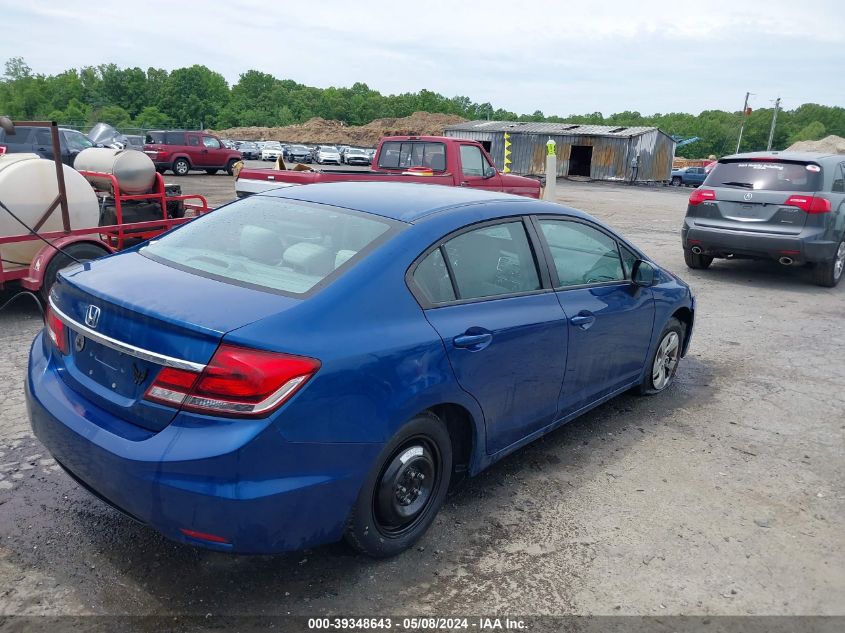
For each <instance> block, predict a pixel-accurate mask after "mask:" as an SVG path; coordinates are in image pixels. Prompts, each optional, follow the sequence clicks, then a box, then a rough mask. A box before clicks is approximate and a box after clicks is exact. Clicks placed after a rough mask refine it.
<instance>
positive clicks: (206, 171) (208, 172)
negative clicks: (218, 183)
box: [205, 169, 218, 176]
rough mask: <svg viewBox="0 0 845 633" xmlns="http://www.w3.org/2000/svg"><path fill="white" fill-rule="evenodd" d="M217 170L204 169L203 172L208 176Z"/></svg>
mask: <svg viewBox="0 0 845 633" xmlns="http://www.w3.org/2000/svg"><path fill="white" fill-rule="evenodd" d="M217 171H218V170H216V169H206V170H205V173H207V174H208V175H209V176H213V175H214V174H216V173H217Z"/></svg>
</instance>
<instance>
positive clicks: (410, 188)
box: [257, 181, 589, 224]
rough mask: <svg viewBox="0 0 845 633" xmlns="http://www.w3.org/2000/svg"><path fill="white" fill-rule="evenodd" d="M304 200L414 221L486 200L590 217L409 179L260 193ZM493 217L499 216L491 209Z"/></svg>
mask: <svg viewBox="0 0 845 633" xmlns="http://www.w3.org/2000/svg"><path fill="white" fill-rule="evenodd" d="M257 195H262V196H272V197H275V198H289V199H293V200H302V201H304V202H316V203H318V204H329V205H332V206H336V207H343V208H345V209H352V210H354V211H363V212H365V213H373V214H375V215H380V216H383V217H386V218H391V219H393V220H399V221H400V222H406V223H408V224H414V223H415V222H417V221H419V220H421V219H422V218H424V217H426V216H430V215H432V214H434V213H438V212H441V211H446V210H449V209H453V208H456V207H461V206H466V205H474V204H483V203H515V204H520V205H526V207H529V208H526V209H525V213H526V214H527V213H537V214H563V215H571V216H575V217H582V218H587V217H589V216H587V214H585V213H582V212H580V211H578V210H576V209H571V208H569V207H564V206H562V205H558V204H552V203H548V202H542V201H539V200H535V199H533V198H526V197H524V196H515V195H511V194H507V193H498V192H491V191H483V190H481V189H471V188H468V187H447V186H443V185H428V184H422V183H409V182H401V183H400V182H351V181H350V182H332V183H317V184H313V185H305V186H299V187H284V188H282V189H271V190H270V191H266V192H264V193H261V194H257ZM490 217H491V218H493V217H496V213H495V212H493V211H492V210H491V214H490Z"/></svg>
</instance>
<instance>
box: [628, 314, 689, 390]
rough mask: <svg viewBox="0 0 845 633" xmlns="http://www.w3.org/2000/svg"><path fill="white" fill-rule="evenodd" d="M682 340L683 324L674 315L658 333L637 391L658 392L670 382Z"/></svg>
mask: <svg viewBox="0 0 845 633" xmlns="http://www.w3.org/2000/svg"><path fill="white" fill-rule="evenodd" d="M683 341H684V326H683V325H681V322H680V321H678V319H676V318H674V317H673V318H671V319H669V322H668V323H666V327H665V328H663V332H662V333H661V335H660V342H659V343H658V344H657V349H655V350H654V354H652V355H651V359H650V360H651V362H650V363H649V364H648V366H647V367H646V371H645V376H643V381H642V383H640V386H639V389H638V391H639V392H640V393H641V394H644V395H653V394H655V393H660V392H661V391H663V390H665V389H666V388H667V387H668V386H669V385H670V384H672V380H673V379H674V378H675V372H676V371H677V370H678V363H679V362H680V360H681V348H682V345H683Z"/></svg>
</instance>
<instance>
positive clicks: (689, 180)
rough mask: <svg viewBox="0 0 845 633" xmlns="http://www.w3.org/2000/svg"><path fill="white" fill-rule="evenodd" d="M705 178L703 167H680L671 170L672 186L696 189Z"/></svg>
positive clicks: (705, 172) (705, 173)
mask: <svg viewBox="0 0 845 633" xmlns="http://www.w3.org/2000/svg"><path fill="white" fill-rule="evenodd" d="M705 178H707V171H706V170H705V168H704V167H681V168H679V169H673V170H672V181H671V182H672V186H674V187H682V186H683V187H698V185H700V184H701V183H703V182H704V179H705Z"/></svg>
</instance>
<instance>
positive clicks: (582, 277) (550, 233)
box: [540, 220, 625, 286]
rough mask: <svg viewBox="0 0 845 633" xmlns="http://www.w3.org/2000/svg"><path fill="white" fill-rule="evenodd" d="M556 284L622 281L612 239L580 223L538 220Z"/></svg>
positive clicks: (576, 284) (623, 276)
mask: <svg viewBox="0 0 845 633" xmlns="http://www.w3.org/2000/svg"><path fill="white" fill-rule="evenodd" d="M540 227H541V229H542V231H543V235H544V236H545V238H546V242H547V243H548V245H549V250H550V251H551V254H552V259H553V260H554V264H555V270H556V271H557V277H558V282H559V285H560V286H581V285H584V284H595V283H603V282H607V281H622V280H623V279H625V272H624V270H623V269H622V261H621V260H620V259H619V249H618V248H617V246H616V240H613V239H611V238H610V237H608V236H607V235H605V234H604V233H602V232H601V231H599V230H598V229H594V228H593V227H591V226H587V225H586V224H582V223H580V222H568V221H561V220H540Z"/></svg>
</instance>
